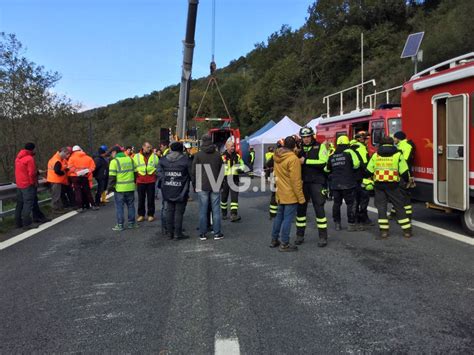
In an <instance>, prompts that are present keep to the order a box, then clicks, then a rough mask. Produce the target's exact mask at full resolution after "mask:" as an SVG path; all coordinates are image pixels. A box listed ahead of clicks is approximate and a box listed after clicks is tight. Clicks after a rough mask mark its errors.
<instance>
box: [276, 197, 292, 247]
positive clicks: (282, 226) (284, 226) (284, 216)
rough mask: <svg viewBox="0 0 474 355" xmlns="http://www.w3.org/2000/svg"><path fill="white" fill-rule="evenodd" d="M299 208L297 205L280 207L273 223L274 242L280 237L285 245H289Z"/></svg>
mask: <svg viewBox="0 0 474 355" xmlns="http://www.w3.org/2000/svg"><path fill="white" fill-rule="evenodd" d="M297 208H298V204H297V203H294V204H290V205H279V206H278V212H277V215H276V217H275V220H274V221H273V230H272V239H273V240H277V239H278V237H280V241H281V242H282V243H283V244H288V243H289V242H290V232H291V224H292V223H293V220H294V219H295V216H296V210H297Z"/></svg>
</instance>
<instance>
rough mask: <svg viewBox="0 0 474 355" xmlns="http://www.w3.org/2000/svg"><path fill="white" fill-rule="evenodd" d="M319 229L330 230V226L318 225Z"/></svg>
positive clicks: (325, 224)
mask: <svg viewBox="0 0 474 355" xmlns="http://www.w3.org/2000/svg"><path fill="white" fill-rule="evenodd" d="M317 226H318V229H327V228H328V224H327V223H324V224H318V225H317Z"/></svg>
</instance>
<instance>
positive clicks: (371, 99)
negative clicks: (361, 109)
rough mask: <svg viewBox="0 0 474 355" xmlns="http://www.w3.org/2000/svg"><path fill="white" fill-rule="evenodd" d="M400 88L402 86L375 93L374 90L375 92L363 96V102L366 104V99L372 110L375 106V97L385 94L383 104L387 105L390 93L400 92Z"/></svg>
mask: <svg viewBox="0 0 474 355" xmlns="http://www.w3.org/2000/svg"><path fill="white" fill-rule="evenodd" d="M402 87H403V86H402V85H399V86H395V87H393V88H390V89H387V90H384V91H379V92H377V90H375V92H374V93H373V94H370V95H365V98H364V102H367V99H368V100H369V107H370V108H371V109H373V110H374V109H375V108H376V106H377V96H379V95H382V94H385V103H386V104H389V103H390V93H391V92H392V91H395V90H400V89H401V88H402Z"/></svg>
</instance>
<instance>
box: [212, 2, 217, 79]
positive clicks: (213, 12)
mask: <svg viewBox="0 0 474 355" xmlns="http://www.w3.org/2000/svg"><path fill="white" fill-rule="evenodd" d="M215 51H216V0H212V40H211V52H212V53H211V65H210V69H211V75H213V74H214V71H215V70H216V68H217V66H216V62H215V61H214V54H215Z"/></svg>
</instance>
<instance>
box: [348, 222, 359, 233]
mask: <svg viewBox="0 0 474 355" xmlns="http://www.w3.org/2000/svg"><path fill="white" fill-rule="evenodd" d="M347 231H348V232H357V225H356V224H355V223H349V225H348V226H347Z"/></svg>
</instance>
